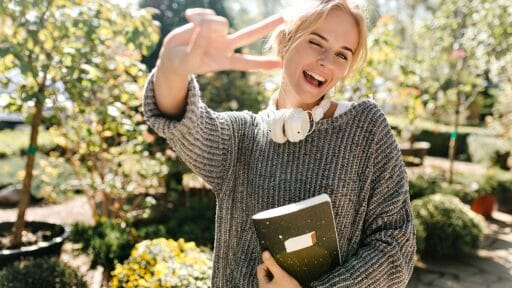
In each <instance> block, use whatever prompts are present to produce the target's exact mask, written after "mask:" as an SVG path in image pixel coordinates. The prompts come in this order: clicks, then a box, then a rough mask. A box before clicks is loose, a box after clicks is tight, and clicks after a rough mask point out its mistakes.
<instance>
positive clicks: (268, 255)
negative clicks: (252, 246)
mask: <svg viewBox="0 0 512 288" xmlns="http://www.w3.org/2000/svg"><path fill="white" fill-rule="evenodd" d="M263 259H267V260H268V259H270V252H268V251H264V252H263Z"/></svg>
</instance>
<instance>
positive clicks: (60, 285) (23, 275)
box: [0, 258, 87, 288]
mask: <svg viewBox="0 0 512 288" xmlns="http://www.w3.org/2000/svg"><path fill="white" fill-rule="evenodd" d="M0 287H2V288H25V287H55V288H69V287H75V288H82V287H83V288H87V283H86V282H85V281H84V279H83V278H82V276H80V275H79V274H78V273H77V272H76V271H75V270H73V269H72V268H71V267H69V266H67V265H65V264H63V263H61V262H59V260H58V259H56V258H37V259H33V260H23V261H19V262H15V263H14V264H12V265H10V266H7V267H5V268H4V269H3V270H1V271H0Z"/></svg>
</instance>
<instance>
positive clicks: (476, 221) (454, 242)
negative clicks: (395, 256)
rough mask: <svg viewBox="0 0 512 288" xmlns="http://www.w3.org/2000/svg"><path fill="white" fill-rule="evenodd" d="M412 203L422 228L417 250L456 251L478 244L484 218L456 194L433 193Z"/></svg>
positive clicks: (425, 253)
mask: <svg viewBox="0 0 512 288" xmlns="http://www.w3.org/2000/svg"><path fill="white" fill-rule="evenodd" d="M412 207H413V212H414V218H415V220H416V221H417V222H419V223H420V224H419V226H420V227H422V228H423V229H424V232H425V243H424V247H422V249H421V250H420V249H418V254H420V255H422V256H424V257H443V256H451V255H459V254H463V253H467V252H470V251H472V250H475V249H477V248H478V247H479V246H480V244H481V242H482V240H483V231H484V228H485V222H484V220H483V218H482V217H481V216H479V215H477V214H476V213H474V212H473V211H471V209H470V208H469V207H468V206H467V205H465V204H464V203H462V202H461V201H460V200H459V199H458V198H457V197H455V196H452V195H446V194H433V195H429V196H426V197H423V198H420V199H416V200H414V201H413V202H412ZM418 246H419V245H418ZM418 248H420V247H418Z"/></svg>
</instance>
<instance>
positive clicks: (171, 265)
mask: <svg viewBox="0 0 512 288" xmlns="http://www.w3.org/2000/svg"><path fill="white" fill-rule="evenodd" d="M211 272H212V254H211V251H209V250H207V249H206V248H199V247H197V246H196V244H195V243H194V242H185V241H184V240H183V239H179V240H178V241H174V240H172V239H164V238H158V239H154V240H144V241H142V242H140V243H137V244H136V245H135V247H134V248H133V250H132V252H131V255H130V257H129V258H128V259H127V260H126V261H125V262H124V263H123V264H118V265H116V268H115V270H114V271H113V272H112V276H113V278H112V282H111V283H110V285H111V287H112V288H117V287H126V288H129V287H151V288H155V287H190V288H202V287H210V285H211V284H210V283H211Z"/></svg>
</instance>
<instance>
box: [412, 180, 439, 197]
mask: <svg viewBox="0 0 512 288" xmlns="http://www.w3.org/2000/svg"><path fill="white" fill-rule="evenodd" d="M441 182H443V178H442V176H441V175H437V174H434V175H427V176H424V175H419V176H418V177H416V178H415V179H411V180H410V181H409V194H410V196H411V200H414V199H418V198H421V197H423V196H427V195H431V194H434V193H439V192H441V190H442V187H441Z"/></svg>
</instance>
